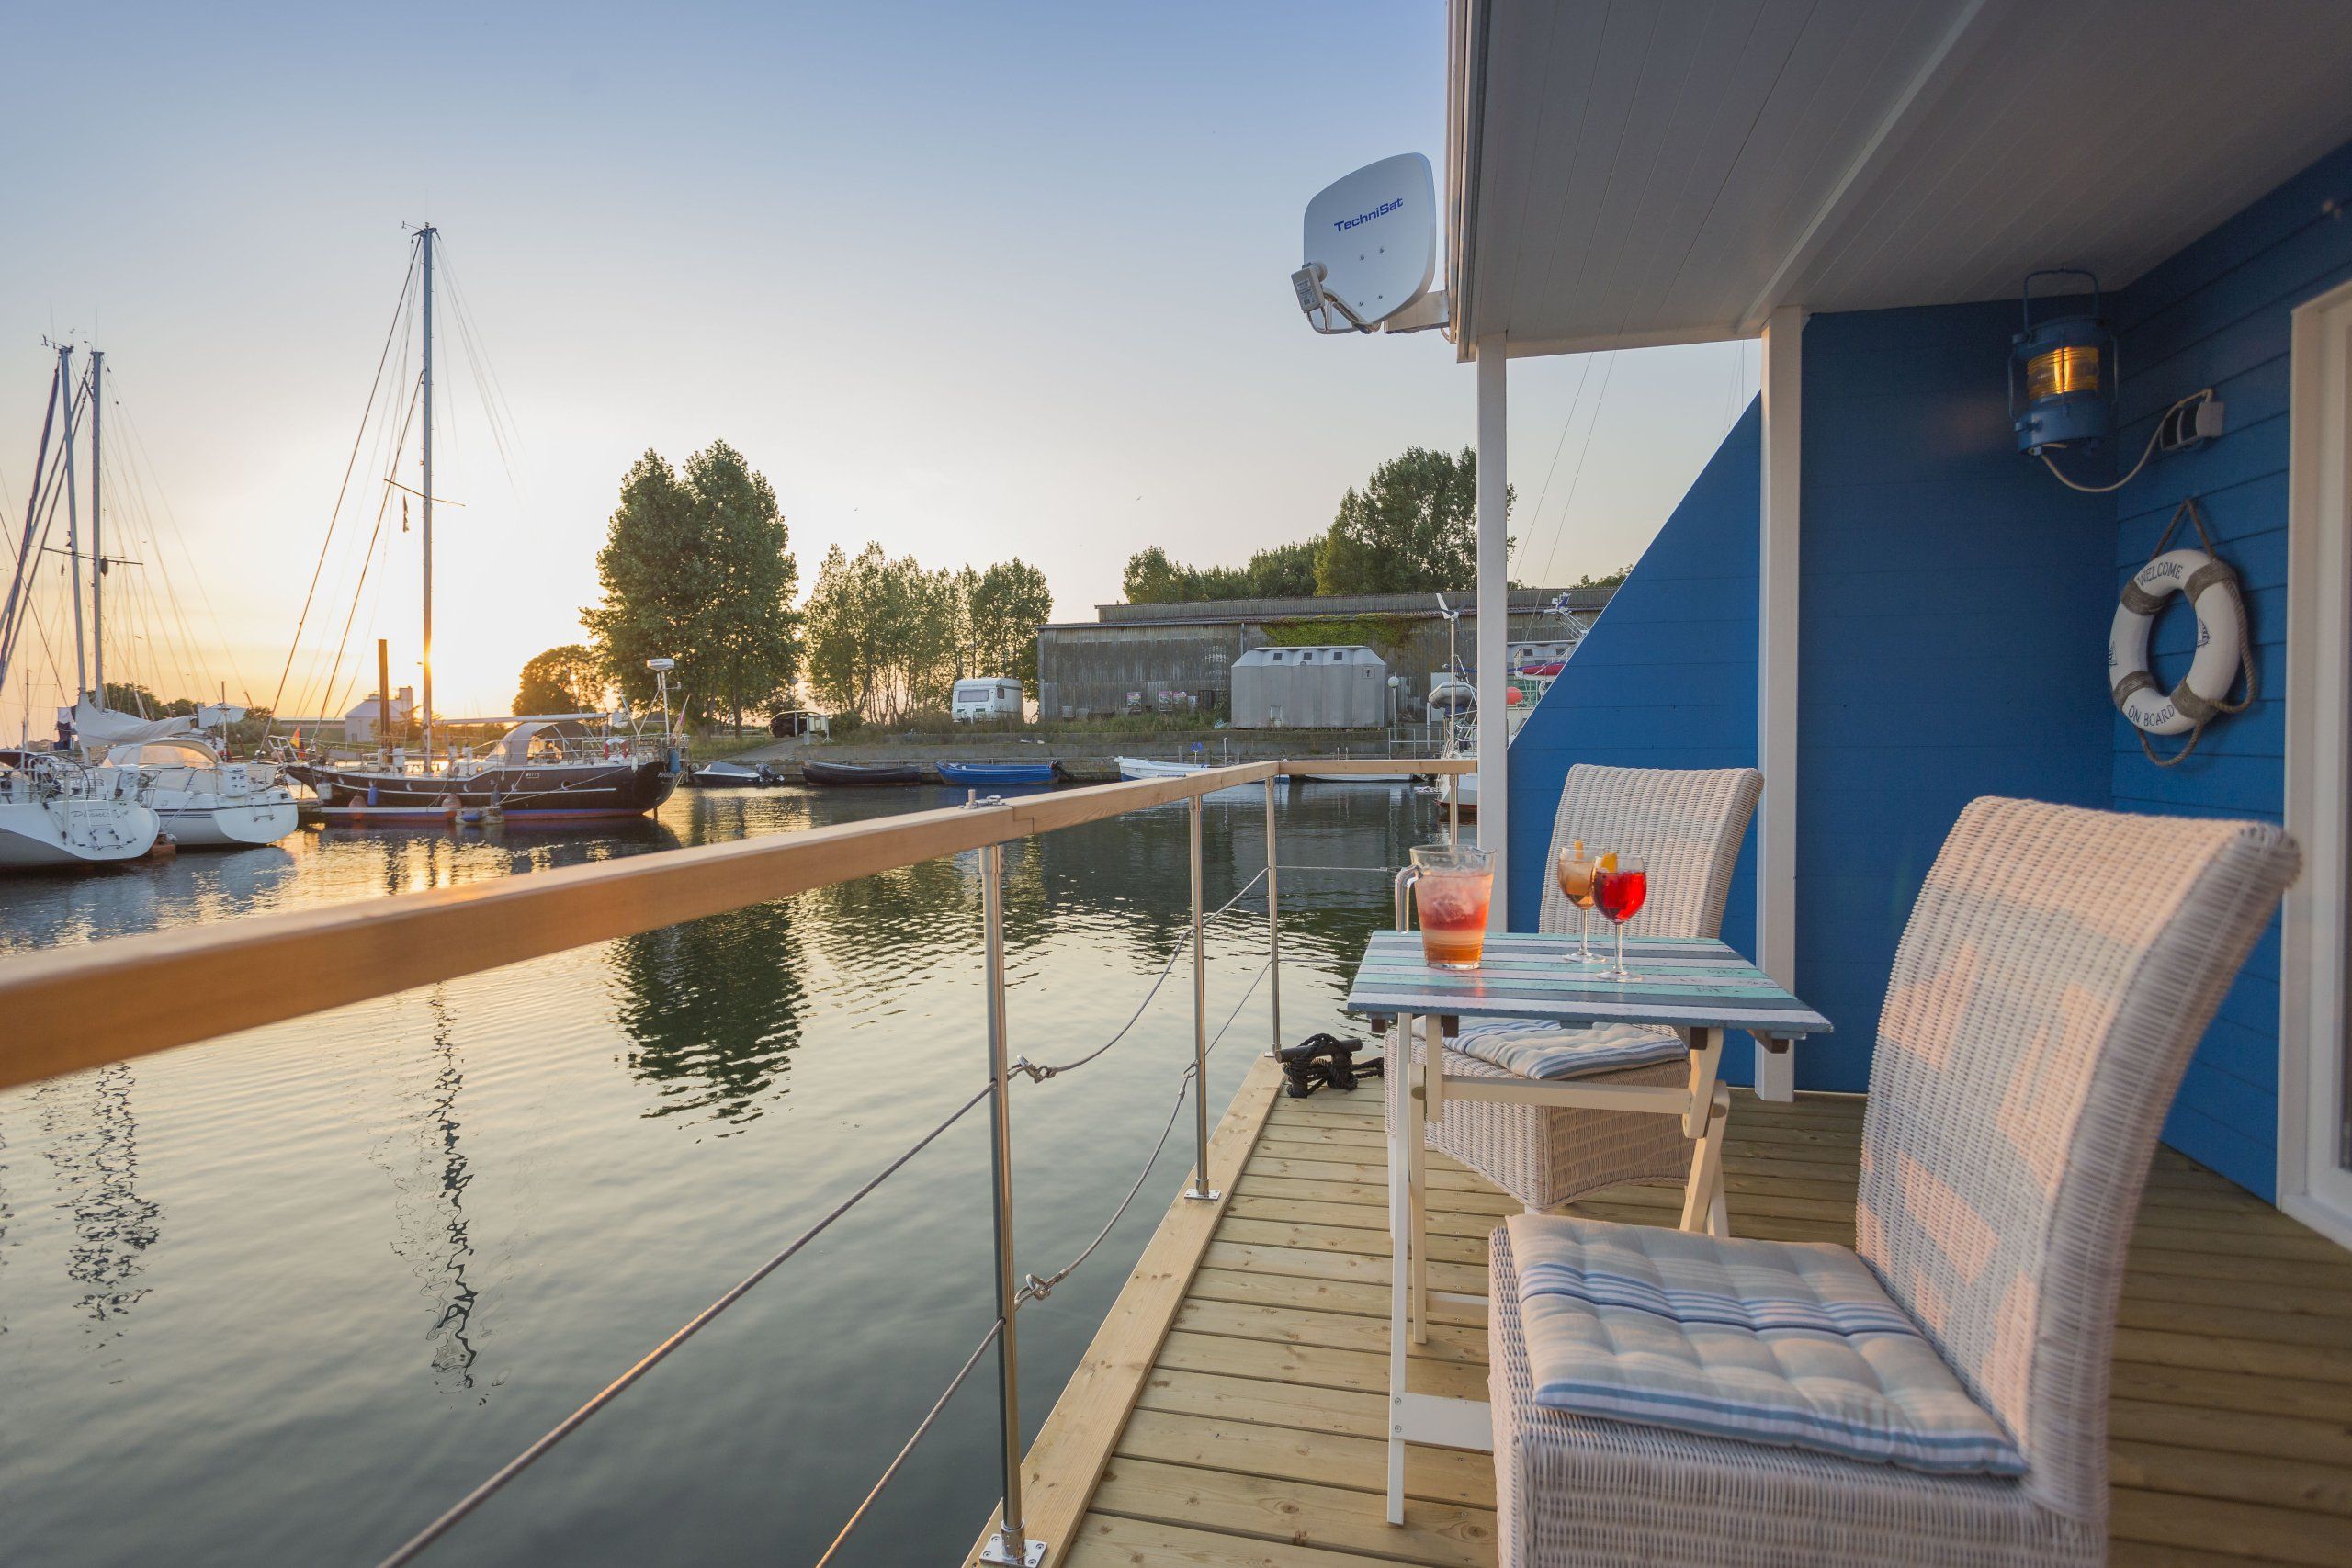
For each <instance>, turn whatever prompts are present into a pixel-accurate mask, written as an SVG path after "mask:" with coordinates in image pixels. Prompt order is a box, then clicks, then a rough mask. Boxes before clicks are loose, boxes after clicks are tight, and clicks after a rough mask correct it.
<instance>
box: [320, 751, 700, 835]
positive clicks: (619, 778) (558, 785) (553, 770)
mask: <svg viewBox="0 0 2352 1568" xmlns="http://www.w3.org/2000/svg"><path fill="white" fill-rule="evenodd" d="M286 773H287V775H288V777H289V778H292V779H295V780H296V781H298V782H300V783H301V784H308V785H309V786H310V787H311V789H312V790H313V791H315V792H316V793H317V795H318V796H319V802H320V804H321V805H322V806H374V807H444V806H447V805H448V804H449V803H450V802H451V801H452V800H454V801H455V802H456V803H457V807H458V809H459V810H461V811H471V810H478V809H481V808H483V807H492V806H495V807H499V808H500V809H501V810H503V812H504V813H505V814H506V815H507V816H508V817H510V818H515V817H528V818H536V819H540V820H562V819H571V820H578V821H588V820H594V819H599V818H616V817H641V816H643V815H644V814H645V813H647V812H649V811H651V810H652V809H653V808H654V807H658V806H660V805H661V804H662V802H663V801H665V800H667V799H669V798H670V792H671V791H672V790H673V789H675V788H676V787H677V783H678V775H677V774H676V773H672V772H671V771H670V768H669V764H668V763H667V762H665V761H662V760H661V759H659V758H655V759H650V760H647V761H619V762H566V763H545V764H541V765H539V766H537V767H505V766H492V767H486V768H483V769H482V770H481V772H479V773H467V774H465V775H463V776H462V777H459V778H444V777H440V776H438V775H428V774H418V773H378V772H376V771H374V770H372V769H368V768H362V767H336V766H334V765H332V764H328V763H321V762H297V763H295V764H294V765H293V766H291V767H289V768H288V769H287V770H286Z"/></svg>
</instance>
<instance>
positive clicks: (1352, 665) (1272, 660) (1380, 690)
mask: <svg viewBox="0 0 2352 1568" xmlns="http://www.w3.org/2000/svg"><path fill="white" fill-rule="evenodd" d="M1387 722H1388V661H1387V660H1385V659H1383V658H1381V657H1380V655H1378V654H1377V653H1374V651H1373V650H1372V649H1369V648H1366V647H1364V646H1363V645H1362V644H1361V643H1353V644H1344V645H1340V646H1336V647H1335V646H1329V645H1327V646H1324V647H1319V648H1253V649H1250V651H1249V652H1247V653H1245V654H1243V655H1242V656H1241V657H1240V658H1238V659H1237V660H1234V661H1233V727H1234V728H1236V729H1363V728H1376V727H1378V726H1380V725H1383V724H1385V723H1387Z"/></svg>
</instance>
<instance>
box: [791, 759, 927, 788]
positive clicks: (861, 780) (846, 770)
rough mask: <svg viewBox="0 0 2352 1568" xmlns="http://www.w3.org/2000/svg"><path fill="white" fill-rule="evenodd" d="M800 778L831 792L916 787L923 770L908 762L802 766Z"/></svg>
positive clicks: (820, 763)
mask: <svg viewBox="0 0 2352 1568" xmlns="http://www.w3.org/2000/svg"><path fill="white" fill-rule="evenodd" d="M800 776H801V777H802V778H803V779H805V780H807V781H808V782H809V783H810V784H820V785H823V786H825V787H827V788H830V789H859V788H869V789H870V788H872V787H874V786H876V785H893V786H895V785H902V784H921V783H922V782H923V778H922V769H921V768H918V767H916V766H915V765H914V764H912V763H911V762H803V763H801V764H800Z"/></svg>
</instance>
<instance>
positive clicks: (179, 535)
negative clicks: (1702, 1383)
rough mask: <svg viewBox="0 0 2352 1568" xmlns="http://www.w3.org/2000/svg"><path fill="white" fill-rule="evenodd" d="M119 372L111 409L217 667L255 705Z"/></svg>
mask: <svg viewBox="0 0 2352 1568" xmlns="http://www.w3.org/2000/svg"><path fill="white" fill-rule="evenodd" d="M121 375H122V373H121V372H120V371H119V370H118V371H116V372H115V412H116V413H117V415H118V416H119V418H120V420H121V422H122V424H123V427H124V429H125V431H126V432H127V433H128V434H129V435H130V445H131V449H132V452H133V455H134V456H135V457H136V458H137V459H138V463H139V466H140V468H141V469H143V470H144V471H145V473H146V475H147V479H148V480H149V482H150V483H152V484H153V486H154V489H155V494H156V497H157V499H158V500H159V501H160V502H162V503H163V508H164V522H165V523H166V524H167V525H169V526H170V529H171V536H172V543H173V544H174V545H175V546H176V547H178V549H179V553H180V559H181V561H182V562H183V563H185V564H186V566H187V577H188V581H190V582H192V583H194V584H195V585H196V594H197V603H198V604H199V605H201V606H202V608H203V611H204V615H205V619H206V620H208V621H209V622H210V623H211V626H212V636H213V638H214V641H215V644H216V646H217V647H218V648H219V649H220V663H221V668H222V669H224V670H226V671H228V672H229V676H230V678H231V679H232V680H233V681H235V682H236V683H237V694H238V696H239V697H241V698H242V699H243V702H244V705H246V706H247V707H253V706H255V704H254V693H253V682H250V681H248V680H246V679H245V671H244V669H243V666H242V665H241V664H239V663H238V661H237V657H236V653H235V649H234V648H233V646H232V644H231V643H230V641H229V630H228V627H227V626H226V625H224V624H223V623H222V621H221V619H220V611H219V610H217V609H215V608H214V607H213V604H212V594H211V592H210V591H209V590H208V589H207V588H206V587H205V585H204V574H203V573H202V572H201V571H198V570H197V566H196V551H195V548H194V547H192V546H190V545H189V543H188V537H187V529H186V528H185V527H183V526H181V525H180V519H179V513H176V512H175V511H174V510H173V509H172V495H171V491H169V490H167V489H165V488H164V482H163V477H162V474H161V472H160V471H159V470H158V469H157V468H156V467H155V459H154V457H153V454H151V453H150V452H149V451H148V448H147V437H146V435H145V434H144V432H143V431H142V429H141V425H140V423H139V421H138V420H137V418H135V417H134V416H133V415H132V414H131V412H130V409H129V408H128V407H127V406H125V404H124V403H123V400H122V389H121ZM157 553H158V554H159V555H160V554H161V553H162V552H161V550H160V548H159V549H158V552H157ZM191 635H193V634H192V633H191ZM208 654H209V650H208Z"/></svg>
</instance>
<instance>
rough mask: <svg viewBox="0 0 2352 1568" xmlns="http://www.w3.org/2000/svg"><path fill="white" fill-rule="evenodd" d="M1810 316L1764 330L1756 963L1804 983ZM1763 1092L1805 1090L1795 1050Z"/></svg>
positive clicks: (1770, 1071)
mask: <svg viewBox="0 0 2352 1568" xmlns="http://www.w3.org/2000/svg"><path fill="white" fill-rule="evenodd" d="M1803 355H1804V308H1803V307H1801V306H1796V305H1783V306H1781V307H1780V308H1779V309H1777V310H1774V311H1773V312H1772V313H1771V315H1770V317H1768V318H1767V319H1766V321H1765V323H1764V366H1763V394H1764V475H1763V479H1764V492H1763V498H1762V499H1763V505H1762V525H1763V526H1762V537H1761V539H1759V540H1758V554H1757V563H1758V572H1757V599H1758V603H1757V649H1756V766H1757V768H1758V770H1759V771H1761V772H1762V773H1763V774H1764V799H1763V801H1762V803H1761V805H1760V806H1759V807H1758V810H1757V814H1756V964H1757V967H1758V968H1760V969H1762V970H1763V971H1764V972H1765V973H1766V974H1767V975H1770V976H1771V977H1772V978H1773V979H1774V980H1777V981H1778V982H1780V983H1781V985H1782V986H1786V987H1794V985H1795V983H1796V956H1797V929H1796V919H1797V883H1796V864H1797V861H1796V855H1797V574H1798V570H1799V565H1800V561H1801V557H1800V554H1799V549H1798V545H1799V536H1798V513H1799V501H1800V495H1801V492H1800V491H1799V488H1798V458H1799V455H1800V454H1801V452H1802V451H1803V434H1802V431H1803V423H1802V422H1803V415H1804V381H1803ZM1756 1091H1757V1093H1758V1094H1759V1095H1761V1096H1763V1097H1764V1098H1765V1099H1767V1100H1787V1099H1789V1098H1791V1097H1792V1095H1793V1094H1794V1093H1795V1092H1796V1060H1795V1057H1794V1055H1792V1052H1791V1051H1790V1050H1782V1051H1780V1052H1777V1053H1773V1052H1768V1051H1766V1050H1765V1049H1764V1048H1763V1047H1762V1046H1761V1045H1760V1044H1759V1045H1758V1048H1757V1053H1756Z"/></svg>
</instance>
